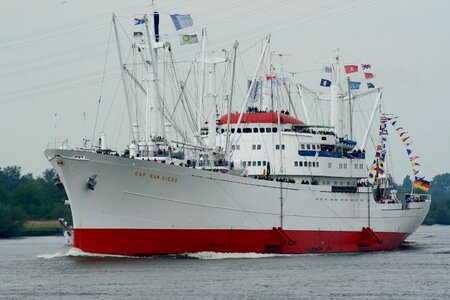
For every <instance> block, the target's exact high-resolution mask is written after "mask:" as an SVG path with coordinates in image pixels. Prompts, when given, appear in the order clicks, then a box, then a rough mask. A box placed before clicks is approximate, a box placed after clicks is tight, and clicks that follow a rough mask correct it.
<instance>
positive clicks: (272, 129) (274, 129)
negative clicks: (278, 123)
mask: <svg viewBox="0 0 450 300" xmlns="http://www.w3.org/2000/svg"><path fill="white" fill-rule="evenodd" d="M226 131H227V130H226V129H224V128H222V129H221V130H220V132H222V133H225V132H226ZM235 132H237V133H241V132H243V133H252V132H253V133H258V132H260V133H271V132H273V133H276V132H278V128H277V127H265V128H264V127H261V128H258V127H254V128H238V129H235V128H231V133H235Z"/></svg>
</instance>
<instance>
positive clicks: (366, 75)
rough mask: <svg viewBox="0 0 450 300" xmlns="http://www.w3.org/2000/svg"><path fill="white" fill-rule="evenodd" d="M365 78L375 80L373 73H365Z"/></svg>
mask: <svg viewBox="0 0 450 300" xmlns="http://www.w3.org/2000/svg"><path fill="white" fill-rule="evenodd" d="M364 77H366V79H371V78H373V73H364Z"/></svg>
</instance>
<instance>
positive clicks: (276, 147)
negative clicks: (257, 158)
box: [231, 144, 286, 150]
mask: <svg viewBox="0 0 450 300" xmlns="http://www.w3.org/2000/svg"><path fill="white" fill-rule="evenodd" d="M285 148H286V147H285V146H284V144H281V145H279V144H277V145H275V149H276V150H280V149H281V150H284V149H285ZM240 149H241V145H231V150H240ZM261 149H262V147H261V145H260V144H253V145H252V150H261Z"/></svg>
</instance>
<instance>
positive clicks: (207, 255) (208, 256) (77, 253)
mask: <svg viewBox="0 0 450 300" xmlns="http://www.w3.org/2000/svg"><path fill="white" fill-rule="evenodd" d="M288 256H291V255H290V254H276V253H270V254H261V253H255V252H247V253H231V252H209V251H205V252H195V253H184V254H177V255H173V254H172V255H170V254H169V255H156V256H126V255H114V254H96V253H89V252H84V251H82V250H80V249H78V248H74V247H72V248H70V249H69V250H67V251H65V252H64V251H60V252H56V253H54V254H42V255H38V256H37V258H39V259H55V258H61V257H81V258H133V259H136V258H156V257H159V258H164V257H166V258H175V259H176V258H180V259H182V258H193V259H204V260H214V259H237V258H240V259H242V258H271V257H288Z"/></svg>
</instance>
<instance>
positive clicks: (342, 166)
mask: <svg viewBox="0 0 450 300" xmlns="http://www.w3.org/2000/svg"><path fill="white" fill-rule="evenodd" d="M332 167H333V165H332V163H331V162H329V163H328V169H331V168H332ZM347 167H348V165H347V163H340V164H339V169H347ZM355 169H361V170H362V169H364V164H355Z"/></svg>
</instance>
